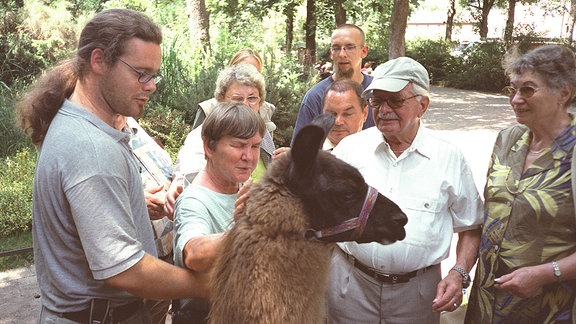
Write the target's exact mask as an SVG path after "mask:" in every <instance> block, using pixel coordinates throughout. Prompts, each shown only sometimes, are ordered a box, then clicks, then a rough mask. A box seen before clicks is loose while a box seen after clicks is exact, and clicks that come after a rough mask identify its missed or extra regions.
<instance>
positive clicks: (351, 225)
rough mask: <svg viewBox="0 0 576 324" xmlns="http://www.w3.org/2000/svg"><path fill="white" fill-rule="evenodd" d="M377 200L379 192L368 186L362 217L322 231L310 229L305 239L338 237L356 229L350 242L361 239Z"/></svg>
mask: <svg viewBox="0 0 576 324" xmlns="http://www.w3.org/2000/svg"><path fill="white" fill-rule="evenodd" d="M376 198H378V190H376V188H374V187H371V186H368V191H367V192H366V198H364V204H363V205H362V210H361V211H360V215H358V217H354V218H350V219H348V220H346V221H344V222H342V223H340V224H338V225H336V226H332V227H329V228H325V229H321V230H319V231H315V230H313V229H310V230H308V231H306V233H305V237H307V238H311V239H318V240H320V239H322V238H327V237H330V236H334V235H338V234H341V233H344V232H346V231H349V230H352V229H354V232H352V235H351V237H350V241H354V240H357V239H359V238H360V236H362V233H363V232H364V228H365V227H366V223H367V222H368V216H369V215H370V212H371V211H372V208H374V205H375V204H376Z"/></svg>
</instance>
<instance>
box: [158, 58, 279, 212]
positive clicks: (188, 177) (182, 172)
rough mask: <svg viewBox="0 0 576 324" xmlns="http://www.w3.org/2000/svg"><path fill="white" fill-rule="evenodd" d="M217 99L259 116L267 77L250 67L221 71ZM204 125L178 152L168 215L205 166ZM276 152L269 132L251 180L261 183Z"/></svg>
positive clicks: (248, 65) (264, 138)
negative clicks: (237, 105)
mask: <svg viewBox="0 0 576 324" xmlns="http://www.w3.org/2000/svg"><path fill="white" fill-rule="evenodd" d="M214 98H215V99H216V101H217V102H219V103H222V102H241V103H244V104H246V105H247V106H249V107H250V108H252V109H253V110H254V111H256V112H259V110H260V108H261V106H262V104H263V103H264V99H265V98H266V87H265V82H264V76H262V74H260V72H258V70H257V69H256V68H255V67H254V66H252V65H250V64H244V63H240V64H237V65H233V66H229V67H227V68H225V69H224V70H222V71H221V72H220V74H219V75H218V79H217V80H216V89H215V91H214ZM201 134H202V125H200V126H198V127H196V128H195V129H194V130H192V132H190V134H188V136H187V137H186V140H185V141H184V145H183V146H182V148H180V151H179V152H178V158H177V160H176V164H175V165H174V179H173V180H172V184H171V185H170V189H169V190H168V193H167V197H166V209H167V212H168V214H169V215H171V214H172V213H173V206H174V203H175V200H176V197H178V195H179V193H180V192H182V190H183V187H184V186H185V185H186V184H188V183H189V182H190V181H192V179H193V178H194V177H195V176H196V174H197V173H198V172H199V171H200V170H202V169H203V168H204V166H205V165H206V158H205V156H204V146H203V143H202V136H201ZM274 149H275V145H274V141H273V139H272V135H271V134H270V132H269V131H268V130H266V131H265V132H264V136H263V138H262V143H261V145H260V158H259V160H258V164H257V166H256V169H255V170H254V172H253V173H252V176H251V178H252V179H255V180H257V179H259V178H260V177H261V176H262V175H264V173H265V172H266V168H267V166H268V164H269V163H270V162H271V161H272V155H273V152H274Z"/></svg>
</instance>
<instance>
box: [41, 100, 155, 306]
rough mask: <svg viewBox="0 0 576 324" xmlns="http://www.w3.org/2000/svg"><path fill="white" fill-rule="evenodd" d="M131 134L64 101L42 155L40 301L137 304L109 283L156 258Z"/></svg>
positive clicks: (131, 296)
mask: <svg viewBox="0 0 576 324" xmlns="http://www.w3.org/2000/svg"><path fill="white" fill-rule="evenodd" d="M128 143H129V135H128V134H126V133H123V132H120V131H118V130H116V129H114V128H112V127H110V126H109V125H107V124H106V123H104V122H103V121H102V120H100V119H99V118H97V117H96V116H94V115H93V114H91V113H89V112H88V111H86V110H85V109H83V108H81V107H78V106H76V105H74V104H72V103H71V102H69V101H68V100H66V101H65V102H64V104H63V106H62V108H61V109H60V110H59V111H58V113H57V114H56V116H55V117H54V119H53V121H52V123H51V125H50V128H49V129H48V132H47V134H46V137H45V139H44V142H43V143H42V146H41V147H40V150H39V155H38V163H37V166H36V172H35V176H34V189H33V223H32V234H33V240H34V258H35V265H36V272H37V280H38V284H39V286H40V290H41V293H42V304H43V305H44V306H45V307H47V308H48V309H50V310H52V311H56V312H74V311H79V310H82V309H85V308H87V307H88V306H89V301H90V299H92V298H95V297H97V298H106V299H110V300H111V301H112V305H113V306H115V305H122V304H126V303H128V302H131V301H133V300H135V299H136V297H135V296H133V295H131V294H129V293H128V292H125V291H122V290H119V289H116V288H112V287H110V286H107V285H106V284H105V283H104V279H107V278H110V277H113V276H115V275H117V274H119V273H121V272H123V271H125V270H127V269H129V268H130V267H132V266H133V265H134V264H136V263H137V262H138V261H140V259H142V257H143V256H144V253H145V252H148V253H149V254H151V255H154V256H155V255H156V248H155V245H154V238H153V236H152V228H151V225H150V220H149V218H148V212H147V210H146V201H145V199H144V195H143V187H142V182H141V179H140V174H139V169H138V166H137V163H136V161H135V159H134V157H133V155H132V151H131V149H130V146H129V144H128Z"/></svg>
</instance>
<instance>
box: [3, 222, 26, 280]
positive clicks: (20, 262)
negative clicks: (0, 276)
mask: <svg viewBox="0 0 576 324" xmlns="http://www.w3.org/2000/svg"><path fill="white" fill-rule="evenodd" d="M30 247H32V232H31V231H26V232H22V233H19V234H14V235H9V236H3V237H2V239H1V240H0V251H1V252H7V251H15V250H20V249H27V248H30ZM33 263H34V254H33V253H32V252H25V253H19V254H16V255H11V256H5V257H1V258H0V271H6V270H9V269H15V268H21V267H27V266H30V265H32V264H33Z"/></svg>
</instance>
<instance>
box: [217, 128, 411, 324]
mask: <svg viewBox="0 0 576 324" xmlns="http://www.w3.org/2000/svg"><path fill="white" fill-rule="evenodd" d="M328 121H330V122H332V123H333V118H332V119H328ZM332 123H330V124H329V126H330V127H331V125H332ZM308 127H314V126H308ZM305 129H306V128H304V129H303V130H302V131H301V134H304V135H302V136H305V134H306V132H307V131H309V130H305ZM322 129H323V132H322V133H321V135H325V134H326V133H327V131H326V129H328V130H329V129H330V128H329V127H328V128H326V126H325V125H324V127H323V128H322ZM303 132H304V133H303ZM311 132H312V133H315V132H316V131H311ZM315 134H316V135H314V136H312V135H310V136H312V137H313V138H314V140H313V141H312V142H311V143H310V142H308V141H305V140H304V139H302V138H300V137H302V136H300V134H299V136H298V137H297V138H296V140H295V143H294V146H293V148H292V150H291V152H289V153H287V154H284V156H283V157H281V158H280V159H277V160H276V161H274V162H273V163H272V164H271V166H270V168H269V169H268V171H267V174H266V176H265V177H263V178H262V179H261V180H260V182H258V183H256V184H253V185H252V188H251V189H250V199H249V200H248V202H247V205H246V209H245V211H244V213H243V215H241V216H240V217H239V220H238V221H237V222H236V224H235V226H234V227H233V229H231V230H230V231H229V232H228V233H227V235H226V236H225V238H224V241H223V244H222V245H221V247H220V252H219V253H220V254H219V258H218V259H217V261H216V264H215V270H214V274H213V278H212V279H213V280H212V298H211V303H212V306H211V310H210V315H209V317H208V320H209V322H210V323H218V324H220V323H222V324H224V323H226V324H227V323H274V324H276V323H322V322H324V321H325V318H326V306H325V298H324V295H325V292H326V286H327V281H328V273H329V267H330V258H331V253H332V250H333V248H334V243H333V242H335V241H343V240H344V239H345V236H340V237H336V238H334V239H333V241H332V242H320V241H318V240H309V239H306V238H305V237H304V235H303V232H304V231H305V230H307V229H310V228H314V229H320V228H324V227H326V226H334V225H337V224H339V223H340V222H342V221H344V220H346V219H349V218H353V217H356V216H357V215H358V212H359V210H360V209H361V207H362V203H363V200H364V196H365V193H366V189H367V187H368V186H367V185H366V184H365V182H364V180H363V178H362V176H361V175H360V174H359V172H358V171H357V170H356V169H354V168H352V167H351V166H349V165H347V164H345V163H344V162H342V161H340V160H338V159H336V158H335V157H333V156H331V154H329V153H326V152H318V151H319V150H318V149H319V147H320V144H321V142H322V141H323V138H324V136H320V138H316V137H318V136H319V135H318V134H317V133H315ZM302 142H304V143H302ZM299 146H300V147H305V148H304V149H300V147H299ZM298 155H300V157H298ZM309 155H312V156H311V157H310V156H309ZM316 155H317V156H316ZM299 158H301V159H304V160H306V161H304V162H303V163H304V164H306V163H310V164H309V165H306V167H303V165H300V166H299V165H298V164H299V163H302V162H298V159H299ZM308 160H309V161H308ZM299 168H300V170H298V169H299ZM325 177H327V178H326V179H332V177H338V179H334V181H329V183H326V181H323V180H322V179H323V178H325ZM349 205H350V206H349ZM376 213H377V214H378V217H376V216H372V214H376ZM384 214H386V215H384ZM333 215H336V216H334V217H335V218H338V219H330V218H331V217H333ZM370 215H371V216H370V218H369V221H368V225H367V226H366V230H365V234H363V235H362V238H361V239H359V240H356V241H358V242H370V241H379V242H383V241H388V242H393V241H396V240H398V239H402V238H404V235H405V233H404V229H403V225H404V224H405V223H406V216H405V215H404V214H403V213H402V212H401V211H400V209H399V208H398V206H397V205H395V204H394V203H393V202H391V201H389V200H387V198H385V197H383V196H381V195H379V197H378V200H377V203H376V205H375V207H374V209H373V212H372V213H371V214H370Z"/></svg>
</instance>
